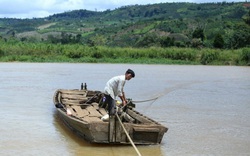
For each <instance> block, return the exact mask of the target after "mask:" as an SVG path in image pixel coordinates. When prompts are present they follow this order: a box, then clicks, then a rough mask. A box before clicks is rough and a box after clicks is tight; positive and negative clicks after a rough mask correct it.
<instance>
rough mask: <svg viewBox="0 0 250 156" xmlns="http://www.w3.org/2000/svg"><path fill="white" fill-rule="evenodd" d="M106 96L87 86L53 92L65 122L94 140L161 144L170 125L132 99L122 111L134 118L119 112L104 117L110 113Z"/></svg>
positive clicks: (98, 141) (85, 136)
mask: <svg viewBox="0 0 250 156" xmlns="http://www.w3.org/2000/svg"><path fill="white" fill-rule="evenodd" d="M103 97H104V94H103V93H102V92H100V91H92V90H87V89H86V88H85V89H80V90H78V89H74V90H64V89H59V90H57V91H56V92H55V94H54V104H55V106H56V108H57V111H58V115H59V117H60V119H62V121H63V122H64V123H65V125H67V126H68V127H69V128H70V129H72V130H73V131H75V132H76V133H77V134H79V135H80V136H82V137H83V138H84V139H85V140H87V141H89V142H91V143H107V144H130V140H132V141H133V142H134V144H145V145H149V144H159V143H161V141H162V138H163V135H164V134H165V132H167V130H168V128H166V127H165V126H163V125H161V124H160V123H158V122H156V121H154V120H152V119H150V118H149V117H146V116H144V115H143V114H141V113H139V112H137V111H135V110H134V107H135V105H134V104H133V103H132V102H131V101H130V102H129V103H128V104H127V106H126V109H124V108H123V111H122V114H123V113H125V112H126V113H125V114H127V116H128V117H129V119H131V120H126V118H122V117H121V116H122V115H118V114H119V113H118V114H116V116H112V117H109V118H108V119H109V120H108V121H106V120H104V119H103V117H104V116H107V114H108V113H107V110H106V107H105V106H104V102H103ZM119 110H120V109H119ZM120 114H121V113H120ZM118 117H119V119H118ZM119 121H121V122H119ZM123 128H124V129H123ZM125 131H127V135H126V132H125ZM128 135H129V136H128ZM129 139H130V140H129Z"/></svg>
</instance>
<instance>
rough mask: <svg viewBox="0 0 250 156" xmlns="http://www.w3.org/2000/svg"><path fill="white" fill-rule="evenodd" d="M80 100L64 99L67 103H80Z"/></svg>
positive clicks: (63, 101)
mask: <svg viewBox="0 0 250 156" xmlns="http://www.w3.org/2000/svg"><path fill="white" fill-rule="evenodd" d="M79 102H80V101H79V100H69V99H62V103H65V104H80V103H79Z"/></svg>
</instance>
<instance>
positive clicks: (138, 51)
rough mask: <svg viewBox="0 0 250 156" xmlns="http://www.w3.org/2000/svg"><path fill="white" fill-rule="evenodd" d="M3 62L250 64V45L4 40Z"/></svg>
mask: <svg viewBox="0 0 250 156" xmlns="http://www.w3.org/2000/svg"><path fill="white" fill-rule="evenodd" d="M0 44H1V47H0V61H1V62H13V61H18V62H82V63H136V64H195V65H196V64H203V65H242V66H245V65H250V48H242V49H237V50H220V49H207V48H204V49H195V48H176V47H173V48H159V47H151V48H120V47H102V46H96V47H89V46H85V45H80V44H67V45H62V44H47V43H28V42H17V41H8V42H5V41H3V40H1V41H0Z"/></svg>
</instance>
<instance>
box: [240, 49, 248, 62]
mask: <svg viewBox="0 0 250 156" xmlns="http://www.w3.org/2000/svg"><path fill="white" fill-rule="evenodd" d="M241 61H244V62H246V63H247V64H250V49H249V48H245V49H243V50H242V53H241Z"/></svg>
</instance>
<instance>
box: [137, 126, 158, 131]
mask: <svg viewBox="0 0 250 156" xmlns="http://www.w3.org/2000/svg"><path fill="white" fill-rule="evenodd" d="M133 129H134V131H135V132H160V130H159V128H156V127H145V126H143V127H134V128H133Z"/></svg>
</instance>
